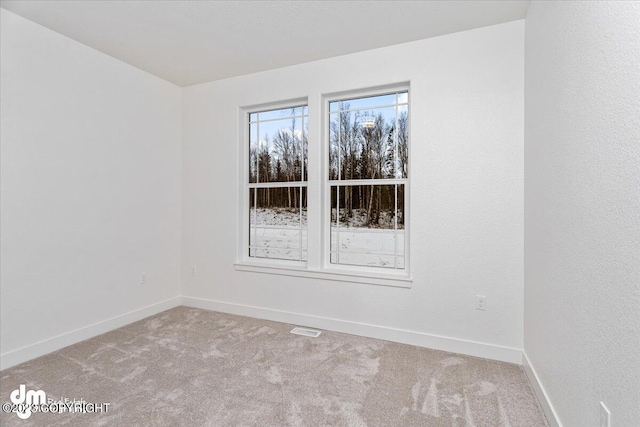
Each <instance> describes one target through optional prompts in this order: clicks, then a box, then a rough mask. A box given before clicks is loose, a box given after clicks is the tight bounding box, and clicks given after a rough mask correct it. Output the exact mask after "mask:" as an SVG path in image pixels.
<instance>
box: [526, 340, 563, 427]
mask: <svg viewBox="0 0 640 427" xmlns="http://www.w3.org/2000/svg"><path fill="white" fill-rule="evenodd" d="M522 367H523V368H524V372H525V373H526V374H527V377H529V381H531V385H532V386H533V391H534V392H535V393H536V397H537V398H538V401H539V402H540V406H542V410H543V411H544V414H545V416H546V417H547V421H548V422H549V425H550V426H551V427H562V423H561V422H560V418H558V414H557V413H556V411H555V409H554V408H553V405H552V404H551V400H549V396H548V395H547V392H546V390H545V389H544V387H543V385H542V383H541V382H540V378H539V377H538V374H537V373H536V370H535V369H534V367H533V365H532V364H531V361H530V360H529V357H528V356H527V353H526V352H525V351H524V350H523V351H522Z"/></svg>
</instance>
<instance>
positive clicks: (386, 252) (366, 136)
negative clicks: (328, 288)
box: [329, 91, 409, 269]
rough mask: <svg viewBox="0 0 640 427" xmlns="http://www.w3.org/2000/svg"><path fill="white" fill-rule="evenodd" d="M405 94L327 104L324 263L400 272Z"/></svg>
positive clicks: (402, 258)
mask: <svg viewBox="0 0 640 427" xmlns="http://www.w3.org/2000/svg"><path fill="white" fill-rule="evenodd" d="M408 107H409V100H408V92H407V91H402V92H394V93H387V94H381V95H376V96H368V97H362V98H351V99H340V100H335V101H331V102H330V103H329V190H330V192H331V196H330V199H331V237H330V241H331V245H330V262H331V263H332V264H348V265H357V266H371V267H384V268H392V269H404V268H405V257H406V242H405V211H406V200H405V189H406V184H407V178H408V174H407V169H408V168H407V166H408V161H409V124H408Z"/></svg>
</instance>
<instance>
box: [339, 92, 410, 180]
mask: <svg viewBox="0 0 640 427" xmlns="http://www.w3.org/2000/svg"><path fill="white" fill-rule="evenodd" d="M393 96H395V95H393ZM394 99H395V98H394ZM345 102H347V101H345ZM407 111H408V106H407V105H401V106H395V105H394V106H391V107H384V108H372V109H370V110H359V111H343V112H335V113H331V114H330V115H329V179H330V180H350V179H393V178H396V179H402V178H406V177H407V164H408V148H409V135H408V114H407Z"/></svg>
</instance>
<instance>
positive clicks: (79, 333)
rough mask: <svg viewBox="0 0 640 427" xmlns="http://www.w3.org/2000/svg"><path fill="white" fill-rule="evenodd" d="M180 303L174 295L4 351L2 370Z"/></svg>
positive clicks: (1, 356)
mask: <svg viewBox="0 0 640 427" xmlns="http://www.w3.org/2000/svg"><path fill="white" fill-rule="evenodd" d="M179 305H180V297H174V298H171V299H168V300H165V301H160V302H159V303H156V304H152V305H148V306H146V307H142V308H139V309H137V310H133V311H130V312H128V313H125V314H121V315H120V316H116V317H112V318H110V319H106V320H103V321H101V322H97V323H94V324H91V325H89V326H85V327H83V328H80V329H76V330H74V331H69V332H65V333H64V334H60V335H57V336H55V337H52V338H48V339H46V340H43V341H39V342H37V343H35V344H31V345H27V346H25V347H21V348H18V349H16V350H12V351H8V352H6V353H2V354H1V355H0V370H2V369H7V368H10V367H12V366H15V365H18V364H20V363H23V362H26V361H28V360H31V359H35V358H36V357H40V356H44V355H45V354H48V353H51V352H52V351H56V350H60V349H61V348H64V347H67V346H70V345H72V344H75V343H78V342H80V341H84V340H86V339H89V338H93V337H95V336H97V335H100V334H104V333H105V332H109V331H111V330H113V329H117V328H120V327H122V326H125V325H128V324H129V323H133V322H137V321H138V320H141V319H144V318H145V317H149V316H153V315H154V314H157V313H160V312H162V311H165V310H169V309H170V308H174V307H177V306H179Z"/></svg>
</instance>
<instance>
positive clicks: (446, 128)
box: [182, 21, 524, 360]
mask: <svg viewBox="0 0 640 427" xmlns="http://www.w3.org/2000/svg"><path fill="white" fill-rule="evenodd" d="M523 33H524V23H523V21H518V22H512V23H507V24H502V25H497V26H492V27H486V28H482V29H478V30H472V31H467V32H463V33H457V34H453V35H447V36H443V37H438V38H433V39H428V40H423V41H418V42H412V43H407V44H403V45H397V46H392V47H387V48H383V49H377V50H373V51H367V52H362V53H357V54H352V55H347V56H342V57H337V58H333V59H327V60H322V61H318V62H312V63H307V64H302V65H297V66H292V67H287V68H282V69H278V70H272V71H268V72H262V73H258V74H252V75H247V76H242V77H237V78H232V79H227V80H222V81H217V82H212V83H207V84H202V85H197V86H192V87H188V88H185V89H184V92H183V133H182V137H183V167H182V171H183V198H182V201H183V211H182V215H183V237H182V239H183V240H182V293H183V295H185V296H187V297H193V298H202V299H206V300H213V301H218V302H224V303H230V304H239V305H248V306H255V307H258V308H262V309H270V310H279V311H280V312H274V311H265V310H253V309H248V308H246V307H238V306H237V305H236V306H234V305H229V304H207V303H206V302H202V301H201V302H200V303H202V305H203V306H208V307H213V308H217V309H227V310H230V311H236V312H240V313H247V314H252V315H258V316H260V315H262V316H271V317H272V318H276V319H292V320H296V319H304V320H305V321H308V322H315V323H316V324H317V325H327V324H329V323H327V322H323V321H322V320H321V319H317V318H313V317H310V316H319V317H321V318H331V319H338V320H344V321H349V322H359V323H366V324H370V325H377V326H384V327H388V328H398V329H403V330H411V331H416V332H421V333H427V334H433V335H440V336H444V337H452V338H456V339H460V340H469V341H477V342H480V343H486V344H491V345H495V346H504V347H508V348H509V349H511V350H509V351H508V353H509V355H508V356H507V357H506V358H507V359H510V360H517V358H518V357H519V355H520V352H519V349H521V348H522V321H523V320H522V316H523V283H524V279H523V262H524V261H523V191H522V189H523V185H524V184H523V176H524V173H523V144H524V141H523V138H524V137H523V126H524V118H523V114H524V106H523V103H524V100H523V92H524V76H523V70H524V51H523V48H524V34H523ZM285 48H286V47H285ZM405 81H410V82H411V96H412V98H411V99H412V105H411V118H412V125H411V126H412V127H411V132H412V159H411V163H412V177H411V180H412V181H411V182H412V188H411V221H412V223H411V228H412V236H411V245H412V252H411V265H412V266H413V268H412V271H411V274H412V276H413V278H414V282H413V286H412V288H411V289H401V288H394V287H384V286H374V285H366V284H355V283H341V282H334V281H321V280H317V279H308V278H296V277H284V276H282V277H279V276H274V275H266V274H261V273H250V272H241V271H235V270H234V262H235V254H236V245H237V237H236V236H237V235H236V230H237V223H236V213H235V212H236V209H237V206H238V200H237V184H238V173H237V165H238V158H237V155H238V144H240V143H243V141H239V140H238V129H239V124H238V116H239V108H240V107H243V106H248V105H255V104H261V103H268V102H275V101H280V100H288V99H294V98H300V97H307V96H308V97H309V105H310V134H309V138H310V145H311V148H310V151H311V152H313V151H314V150H317V152H318V153H319V152H320V150H321V148H319V146H318V144H320V113H319V106H320V95H321V94H326V93H333V92H338V91H344V90H353V89H358V88H367V87H374V86H379V85H386V84H391V83H400V82H405ZM314 126H315V128H314ZM314 167H316V166H313V165H312V166H310V173H311V174H313V173H314V172H313V168H314ZM310 209H312V207H311V202H310ZM310 215H311V213H310ZM311 244H313V242H312V243H311ZM190 265H196V266H197V272H198V273H197V276H195V277H193V276H191V274H190V271H189V266H190ZM476 294H482V295H486V296H487V311H486V312H481V311H477V310H475V298H476ZM193 298H191V299H190V298H185V299H184V300H183V301H187V302H188V303H191V304H196V303H198V301H197V300H195V299H193ZM282 312H293V313H304V314H305V315H306V316H304V317H296V316H293V317H292V316H289V315H287V313H282ZM314 319H315V320H314ZM332 325H334V326H335V325H336V323H332ZM345 328H346V330H351V331H354V330H356V329H357V328H351V329H350V328H349V327H348V326H347V327H345ZM359 331H360V332H362V331H363V330H362V329H359ZM386 336H387V337H388V338H390V339H394V338H395V339H399V337H400V336H402V333H401V332H399V331H391V333H390V334H388V335H386ZM426 342H427V343H430V344H431V345H436V346H438V345H439V344H438V343H436V342H435V341H433V340H427V341H426ZM449 344H451V343H449ZM449 344H446V343H445V344H443V347H447V348H452V347H451V346H448V345H449ZM456 349H457V350H458V351H467V350H468V351H470V352H471V353H474V352H476V353H482V351H481V350H480V349H478V348H477V347H474V345H473V344H470V346H469V347H468V348H467V349H465V348H459V347H456ZM469 349H470V350H469ZM498 353H499V351H498ZM498 353H491V352H489V353H483V354H484V355H490V356H495V357H498V358H500V357H502V356H499V355H498Z"/></svg>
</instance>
